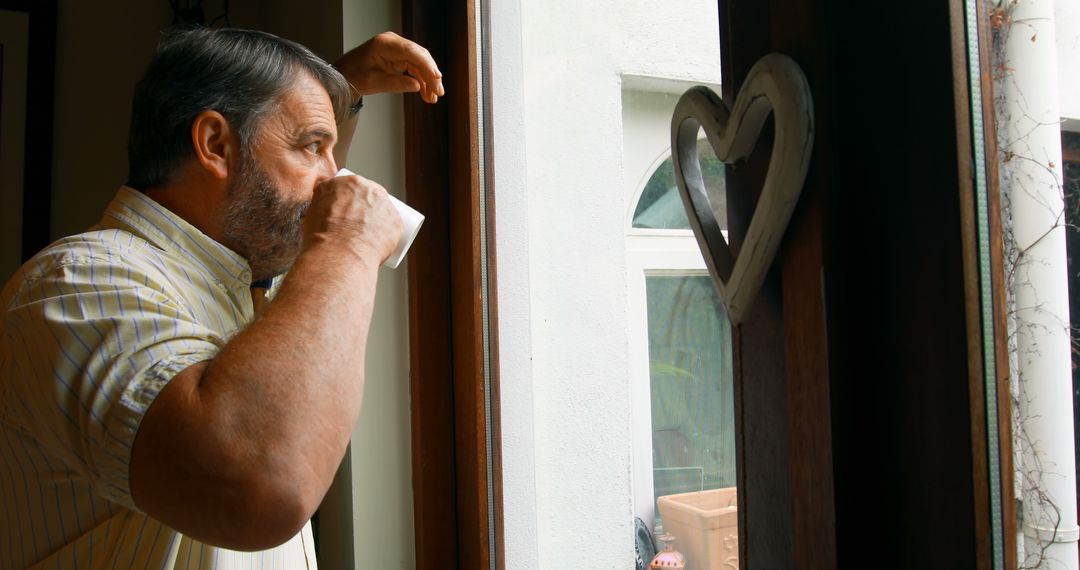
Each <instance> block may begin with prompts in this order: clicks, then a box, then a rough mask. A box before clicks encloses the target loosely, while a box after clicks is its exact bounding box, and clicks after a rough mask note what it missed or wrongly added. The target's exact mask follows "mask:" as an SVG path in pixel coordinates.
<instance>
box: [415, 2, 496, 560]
mask: <svg viewBox="0 0 1080 570" xmlns="http://www.w3.org/2000/svg"><path fill="white" fill-rule="evenodd" d="M475 14H476V5H475V3H474V1H473V0H454V1H451V2H436V1H434V0H409V1H407V2H405V3H404V32H405V35H406V36H407V37H409V38H411V39H413V40H415V41H417V42H419V43H421V44H422V45H424V46H425V47H427V48H428V49H429V50H430V51H431V52H432V55H433V56H434V57H435V59H436V61H438V62H439V65H440V68H441V69H442V70H443V72H444V75H445V79H444V83H445V87H446V91H447V94H446V96H445V97H444V98H443V99H442V100H441V101H440V103H439V104H438V105H436V106H434V107H432V106H429V105H426V104H423V103H421V102H420V101H419V100H417V99H415V98H412V99H408V100H407V101H408V103H407V104H406V179H407V183H408V190H407V191H408V195H409V199H410V202H413V203H414V204H415V205H416V207H417V209H419V210H421V211H423V212H426V213H428V219H427V222H425V228H424V232H421V234H420V236H418V238H417V242H416V243H415V244H414V245H413V251H412V253H411V255H410V257H409V295H410V325H411V327H410V346H411V351H412V353H411V362H412V399H413V409H412V414H413V479H414V481H413V487H414V511H415V516H416V540H417V546H416V548H417V568H421V569H423V568H433V569H442V568H487V567H489V566H490V565H491V563H492V560H493V559H494V560H495V561H496V565H497V566H499V567H501V562H500V560H501V558H500V556H501V554H500V553H501V548H499V545H501V541H502V537H501V522H500V521H499V520H496V521H494V525H493V524H492V522H493V521H491V520H490V515H489V504H488V487H489V483H490V485H491V486H493V487H494V489H495V505H494V509H495V512H496V513H499V512H501V510H500V509H501V500H500V496H499V491H500V489H501V486H500V483H499V478H498V475H499V473H500V468H499V463H498V457H499V456H498V449H497V446H495V449H493V454H492V456H491V457H489V456H488V452H487V437H488V433H489V431H491V433H492V437H494V438H497V436H498V428H497V425H495V426H489V425H488V424H487V414H486V410H485V396H486V393H485V371H486V369H487V367H488V366H489V365H490V363H489V361H488V360H487V359H486V357H490V361H491V362H495V361H496V359H497V351H496V349H497V347H496V346H494V345H493V346H490V347H489V353H488V354H487V355H485V351H484V344H483V342H484V332H485V330H484V320H483V310H484V302H485V300H484V297H483V294H484V287H483V278H484V275H483V273H482V267H481V261H482V260H483V255H484V251H483V249H482V248H481V233H480V221H481V218H480V216H481V207H480V206H481V203H480V200H481V193H480V176H481V173H480V169H479V161H480V153H481V152H488V153H489V154H488V156H487V160H486V163H487V164H488V166H489V168H490V163H491V157H490V149H482V148H481V144H480V130H479V118H480V117H479V115H478V113H479V110H478V106H477V103H478V97H479V96H480V95H481V93H480V90H479V85H480V82H479V75H478V74H479V73H480V70H478V69H477V66H476V65H475V62H476V61H477V59H476V56H477V53H476V33H477V32H476V31H477V29H478V28H477V25H478V22H476V19H475ZM488 122H489V121H488ZM487 181H488V182H489V183H490V175H489V176H488V178H487ZM490 190H491V189H490V186H489V192H490ZM489 207H490V204H489ZM490 211H491V212H493V210H490ZM486 221H487V222H488V239H489V241H488V244H487V245H488V246H489V247H488V251H487V260H488V262H489V264H490V265H489V267H490V270H489V275H488V279H489V280H490V279H492V278H493V275H494V271H493V269H494V252H493V250H492V249H491V248H490V244H491V243H493V240H494V231H493V227H494V226H493V225H492V224H491V221H492V220H491V218H490V217H489V218H488V219H487V220H486ZM422 239H423V241H421V240H422ZM418 248H419V249H418ZM493 291H494V287H493V286H492V287H490V288H489V291H488V293H489V294H491V293H493ZM495 314H496V311H495V306H494V299H493V298H492V299H489V317H494V315H495ZM494 322H495V321H494V319H493V318H489V323H494ZM489 330H490V331H491V338H492V339H494V338H495V334H494V325H493V324H489ZM496 370H497V369H496ZM489 380H490V384H491V389H492V396H491V397H492V399H493V401H492V405H493V406H496V408H495V410H497V397H498V394H497V386H498V378H497V376H496V375H495V373H494V370H492V373H491V374H490V375H489ZM495 441H497V439H496V440H495ZM489 468H490V469H491V472H492V473H493V477H492V478H493V479H494V480H493V481H490V482H489V477H488V471H489ZM491 528H494V529H495V530H496V536H495V537H492V536H491V531H490V530H489V529H491ZM493 542H494V544H495V545H496V552H492V548H491V545H492V543H493Z"/></svg>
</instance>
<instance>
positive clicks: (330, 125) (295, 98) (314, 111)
mask: <svg viewBox="0 0 1080 570" xmlns="http://www.w3.org/2000/svg"><path fill="white" fill-rule="evenodd" d="M272 116H273V122H274V123H277V124H278V125H279V126H281V127H283V128H285V129H286V130H287V131H289V132H293V133H296V134H302V133H305V132H312V133H315V132H320V133H325V134H327V135H329V136H331V137H333V136H336V134H337V121H336V117H335V115H334V106H333V104H332V103H331V101H330V95H329V94H328V93H327V92H326V89H325V88H324V87H323V86H322V84H321V83H319V82H318V81H316V80H315V78H313V77H311V76H310V75H308V74H302V76H301V77H299V78H297V80H296V81H295V82H294V83H293V85H292V86H291V87H290V88H289V89H287V90H286V91H285V93H284V94H282V96H281V98H280V99H279V101H278V104H277V105H276V106H275V107H274V109H273V111H272Z"/></svg>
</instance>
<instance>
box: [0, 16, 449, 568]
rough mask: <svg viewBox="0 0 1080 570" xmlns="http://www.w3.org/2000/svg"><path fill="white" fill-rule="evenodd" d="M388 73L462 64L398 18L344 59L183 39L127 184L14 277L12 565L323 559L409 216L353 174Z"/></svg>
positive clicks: (239, 40) (241, 33) (146, 112)
mask: <svg viewBox="0 0 1080 570" xmlns="http://www.w3.org/2000/svg"><path fill="white" fill-rule="evenodd" d="M335 67H336V69H335ZM339 71H340V73H339ZM380 91H396V92H406V91H419V92H420V96H421V97H422V98H423V99H424V100H425V101H427V102H429V103H434V102H435V101H436V100H437V98H438V97H439V96H441V95H442V94H443V87H442V81H441V74H440V73H439V70H438V68H437V66H436V65H435V62H434V61H433V60H432V59H431V57H430V55H429V54H428V52H427V51H426V50H424V49H423V48H421V47H420V46H417V45H416V44H414V43H412V42H410V41H408V40H405V39H403V38H400V37H398V36H396V35H394V34H390V33H387V34H381V35H379V36H377V37H375V38H373V39H372V40H370V41H369V42H367V43H365V44H364V45H362V46H360V47H358V48H356V49H355V50H353V51H351V52H349V53H348V54H346V55H345V56H343V57H342V58H341V60H339V61H338V62H337V63H336V64H335V66H334V67H332V66H330V65H328V64H326V63H325V62H324V61H322V60H321V59H319V58H318V57H316V56H315V55H314V54H312V53H311V52H310V51H308V50H307V49H306V48H303V47H302V46H299V45H297V44H295V43H293V42H289V41H285V40H282V39H280V38H277V37H274V36H271V35H269V34H264V33H260V32H254V31H245V30H210V29H201V30H193V31H187V32H175V33H170V34H167V35H166V36H165V38H164V40H163V41H162V43H161V45H160V46H159V49H158V52H157V54H156V55H155V57H154V60H153V62H152V63H151V65H150V67H149V69H148V71H147V73H146V75H145V77H144V78H143V80H142V81H141V82H140V84H139V86H138V87H137V89H136V95H135V103H134V110H133V116H132V123H131V134H130V142H129V156H130V167H131V171H130V177H129V181H128V185H127V186H125V187H122V188H121V189H120V191H119V193H118V194H117V196H116V198H115V199H114V200H113V202H112V203H111V204H110V205H109V207H108V209H107V210H106V212H105V214H104V216H103V217H102V219H101V222H100V223H99V224H98V225H97V226H95V227H94V228H92V229H91V231H88V232H87V233H83V234H80V235H77V236H73V237H69V238H65V239H63V240H60V241H58V242H57V243H55V244H53V245H51V246H49V247H48V248H47V249H46V250H44V251H43V252H41V253H39V254H38V255H37V256H36V257H34V259H32V260H31V261H29V262H28V263H27V264H26V265H24V266H23V267H22V269H20V270H19V271H18V272H17V273H16V274H15V276H14V277H13V278H12V279H11V280H10V281H9V282H8V284H7V286H6V287H5V288H4V290H3V293H2V296H0V302H2V309H0V310H2V311H3V313H2V315H3V316H2V320H0V505H2V507H0V568H28V567H29V568H50V569H51V568H124V569H127V568H232V567H239V568H287V569H292V568H314V567H315V558H314V550H313V548H312V536H311V529H310V525H309V522H308V521H309V519H310V517H311V515H312V513H313V512H314V511H315V509H316V508H317V507H318V505H319V503H320V501H321V500H322V497H323V495H324V494H325V492H326V490H327V488H328V487H329V485H330V482H331V480H332V478H333V475H334V472H335V470H336V469H337V467H338V464H339V463H340V461H341V458H342V456H343V454H344V451H345V446H346V444H347V442H348V440H349V435H350V432H351V429H352V426H353V424H354V422H355V420H356V417H357V414H358V412H359V409H360V401H361V395H362V392H363V378H362V371H363V369H364V346H365V343H366V340H367V332H368V325H369V322H370V318H371V312H372V303H373V299H374V293H375V285H376V277H377V273H378V268H379V266H380V264H381V263H382V262H383V260H384V259H385V258H386V257H387V256H388V255H389V254H390V252H391V251H392V250H393V249H394V245H395V243H396V242H397V240H398V237H399V235H400V234H401V220H400V218H399V217H398V215H397V213H396V212H395V210H394V209H393V207H392V206H391V205H390V202H389V200H388V198H387V195H386V191H385V190H384V189H383V188H381V187H380V186H379V185H378V184H375V183H374V182H371V181H369V180H366V179H364V178H361V177H359V176H349V177H340V178H336V177H335V173H336V172H337V170H338V165H339V164H341V162H342V160H343V158H342V157H344V155H345V147H346V146H347V142H348V140H349V138H350V137H351V134H352V130H353V128H354V126H355V117H353V116H352V115H354V114H355V110H356V109H358V108H359V102H360V101H362V98H361V96H362V95H364V94H368V93H375V92H380ZM339 129H340V133H341V134H340V139H339ZM286 271H288V274H287V276H284V277H281V275H283V274H284V273H285V272H286ZM271 278H276V281H277V282H276V283H275V286H274V290H275V291H276V294H275V296H274V299H273V301H272V302H270V303H267V304H266V305H265V306H263V307H261V308H259V309H258V310H256V304H257V303H256V301H258V299H253V297H252V295H251V289H250V287H251V285H252V283H253V282H259V281H264V280H268V279H271Z"/></svg>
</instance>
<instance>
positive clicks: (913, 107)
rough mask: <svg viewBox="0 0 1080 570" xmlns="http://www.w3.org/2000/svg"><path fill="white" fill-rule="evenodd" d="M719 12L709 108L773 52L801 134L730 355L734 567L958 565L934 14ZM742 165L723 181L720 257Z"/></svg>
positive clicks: (960, 370) (747, 5)
mask: <svg viewBox="0 0 1080 570" xmlns="http://www.w3.org/2000/svg"><path fill="white" fill-rule="evenodd" d="M719 5H720V22H721V26H722V32H721V55H722V58H723V66H722V69H723V76H724V89H725V93H724V95H725V97H727V98H730V97H732V96H733V94H734V91H735V90H737V88H738V86H739V83H740V81H741V80H742V78H743V77H745V74H746V71H747V70H748V69H749V67H750V66H751V65H752V64H753V63H754V62H755V61H757V59H758V58H760V57H761V56H763V55H765V54H766V53H769V52H782V53H786V54H788V55H790V56H792V57H793V58H794V59H795V60H796V61H797V62H798V63H799V64H800V66H801V67H802V68H803V70H804V72H805V73H806V75H807V78H808V80H809V82H810V86H811V90H812V93H813V96H814V102H815V112H814V116H815V125H816V128H817V133H816V139H815V147H814V157H813V160H812V162H811V167H810V172H809V173H808V178H807V182H806V186H805V188H804V191H803V192H804V193H803V196H802V198H801V199H800V203H799V205H798V207H797V209H796V211H795V216H794V218H793V219H792V223H791V226H790V227H789V231H788V235H787V236H786V237H785V241H784V243H783V245H782V248H781V253H780V261H779V263H778V266H777V268H776V272H775V274H774V275H771V276H770V281H769V282H768V283H767V284H766V288H765V290H764V291H763V297H762V299H760V300H759V303H758V304H759V305H760V307H759V306H755V313H754V314H753V316H752V318H750V319H748V320H747V322H746V323H745V324H744V326H743V327H742V328H741V330H740V331H739V333H738V337H737V340H736V343H737V344H736V346H737V359H738V361H737V363H738V368H737V371H736V373H737V376H738V377H737V380H736V387H737V402H738V405H739V406H740V409H739V411H738V412H737V421H739V422H740V424H739V429H740V435H739V442H740V444H741V447H740V450H739V452H740V455H739V457H740V474H739V485H740V499H743V498H744V497H745V501H744V502H740V516H741V520H740V524H741V526H740V536H741V538H742V541H743V542H742V544H741V546H742V548H743V555H744V556H745V562H746V565H747V566H748V567H753V568H772V567H796V566H797V567H810V568H819V567H820V568H831V567H837V566H839V567H853V568H855V567H861V566H862V565H864V563H865V559H864V558H863V552H865V548H866V545H868V544H870V545H873V549H874V551H875V552H878V553H887V554H885V556H886V558H887V562H886V564H887V565H894V566H899V567H915V566H919V565H921V564H924V563H925V562H926V561H927V560H926V557H927V556H932V557H933V562H934V564H935V565H940V566H942V567H972V566H976V565H977V563H978V561H979V558H978V556H979V548H980V547H979V540H980V538H979V537H978V536H977V532H976V530H977V529H976V526H977V525H976V524H975V522H974V521H975V520H976V518H977V517H979V516H981V515H980V514H979V508H980V507H979V506H978V505H976V501H975V494H976V492H977V482H976V481H975V476H974V473H975V471H974V468H975V463H976V462H975V458H974V455H973V453H975V454H977V453H979V452H978V450H975V449H974V448H973V446H972V443H973V441H972V426H973V423H972V422H973V421H975V420H974V419H973V417H972V409H973V401H972V394H971V391H970V389H971V385H970V384H969V378H971V372H972V371H971V370H970V367H969V360H968V354H969V345H968V320H967V315H968V311H967V310H966V308H965V304H964V303H965V298H966V297H965V285H964V283H965V282H964V272H963V267H964V257H963V243H962V239H961V236H962V233H963V226H962V222H963V220H962V216H961V207H960V201H961V194H960V190H959V187H958V180H959V173H960V170H959V168H960V164H959V161H958V156H957V155H958V151H957V139H956V136H957V131H956V124H957V116H956V113H955V111H956V99H955V97H954V93H955V90H954V87H955V86H954V73H953V70H954V67H953V65H954V64H953V60H952V57H951V53H952V52H951V49H952V46H951V43H950V42H951V37H952V36H951V33H952V32H951V28H950V22H951V20H950V12H949V6H948V5H947V4H941V3H936V2H931V1H925V2H917V3H916V5H910V6H905V10H911V11H913V13H918V14H919V22H920V23H919V32H918V33H917V34H911V33H910V30H909V29H908V28H907V27H905V26H903V25H896V23H897V22H898V21H903V17H902V16H898V15H897V14H896V12H895V6H892V5H876V4H865V3H864V4H862V5H860V8H859V10H857V11H852V10H851V9H850V6H849V5H848V4H846V3H843V2H840V1H839V0H826V1H814V0H795V1H788V2H784V1H781V0H769V1H766V2H760V1H754V0H721V2H720V4H719ZM898 17H899V18H900V19H899V20H898V19H897V18H898ZM869 22H874V24H868V23H869ZM729 100H730V99H729ZM754 160H755V159H754V158H751V160H750V161H749V163H748V164H747V165H744V167H741V168H737V169H734V170H735V172H733V173H732V174H731V178H729V186H728V188H729V196H728V200H729V202H728V203H729V216H733V218H732V219H729V225H730V226H731V227H732V228H733V239H732V241H733V242H735V243H737V241H738V239H739V229H738V228H739V227H740V224H742V225H743V227H745V224H746V222H747V219H746V216H748V213H749V212H750V211H751V210H752V208H751V207H750V206H749V205H748V204H752V200H753V199H752V198H751V196H752V195H753V193H754V190H753V189H754V188H756V187H760V184H761V180H762V175H763V172H764V169H763V168H762V166H761V165H755V164H754ZM733 203H734V206H733ZM943 505H947V508H944V507H943Z"/></svg>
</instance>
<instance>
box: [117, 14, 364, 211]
mask: <svg viewBox="0 0 1080 570" xmlns="http://www.w3.org/2000/svg"><path fill="white" fill-rule="evenodd" d="M305 72H306V73H309V74H310V75H311V76H313V77H314V78H315V79H317V80H318V81H319V83H321V84H322V85H323V87H324V88H325V89H326V92H327V93H328V94H329V95H330V101H331V102H332V104H333V106H334V114H335V116H336V117H337V120H338V122H341V121H342V120H343V119H344V118H345V117H346V116H347V113H348V110H349V108H350V107H351V105H352V100H353V98H354V97H353V93H352V88H351V86H350V85H349V83H348V82H347V81H346V80H345V78H344V77H342V75H341V73H339V72H338V71H337V70H336V69H334V68H333V67H332V66H331V65H329V64H328V63H326V62H325V61H324V60H322V59H321V58H320V57H319V56H317V55H315V54H314V53H312V52H311V50H309V49H308V48H306V47H304V46H302V45H300V44H298V43H296V42H293V41H290V40H286V39H283V38H279V37H277V36H275V35H273V34H268V33H266V32H259V31H254V30H239V29H229V28H225V29H212V28H196V29H191V30H182V31H170V32H166V33H165V35H164V36H163V38H162V40H161V42H160V43H159V44H158V49H157V53H156V54H155V55H154V58H153V60H151V62H150V66H149V68H148V69H147V71H146V74H145V75H144V76H143V78H142V80H141V81H139V84H138V85H137V86H136V87H135V100H134V103H133V105H132V114H131V130H130V131H129V136H128V185H129V186H131V187H132V188H135V189H138V190H143V191H145V190H147V189H148V188H152V187H155V186H161V185H164V184H166V183H168V181H169V178H170V176H171V175H172V174H173V172H174V171H175V170H176V168H177V167H179V166H180V165H181V164H183V163H184V161H186V160H189V159H190V158H192V157H193V156H194V153H195V149H194V146H193V145H192V141H191V125H192V124H193V123H194V121H195V117H197V116H198V115H199V113H202V112H203V111H207V110H213V111H217V112H219V113H221V114H222V116H224V117H225V120H227V121H228V122H229V125H230V126H231V127H232V128H233V129H234V130H235V131H236V132H237V133H238V138H239V142H240V145H241V146H243V145H246V144H250V142H251V140H252V139H253V137H254V135H255V134H256V133H257V132H258V130H259V127H260V126H261V125H262V122H263V120H264V119H265V116H266V115H267V112H268V111H270V110H271V107H273V106H274V105H275V104H277V103H278V102H279V101H280V99H281V97H282V96H283V95H284V94H285V92H287V91H288V90H289V89H290V88H291V87H292V86H293V85H295V83H296V81H297V79H298V78H299V77H300V74H301V73H305Z"/></svg>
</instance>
